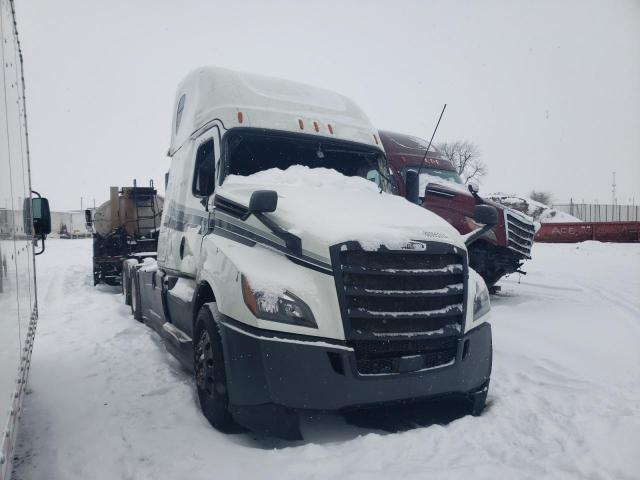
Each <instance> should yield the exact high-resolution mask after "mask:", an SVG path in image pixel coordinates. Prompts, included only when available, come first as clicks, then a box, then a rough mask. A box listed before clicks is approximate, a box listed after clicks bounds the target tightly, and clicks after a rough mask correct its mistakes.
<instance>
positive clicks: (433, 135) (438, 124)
mask: <svg viewBox="0 0 640 480" xmlns="http://www.w3.org/2000/svg"><path fill="white" fill-rule="evenodd" d="M446 108H447V104H446V103H445V104H444V107H442V112H440V117H439V118H438V123H436V128H434V129H433V134H432V135H431V140H429V145H427V151H426V152H424V157H422V161H421V162H420V168H418V178H420V172H421V171H422V166H423V165H424V161H425V160H426V159H427V155H429V149H430V148H431V142H433V137H435V136H436V132H437V131H438V127H439V126H440V120H442V115H444V111H445V109H446Z"/></svg>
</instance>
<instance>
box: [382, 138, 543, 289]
mask: <svg viewBox="0 0 640 480" xmlns="http://www.w3.org/2000/svg"><path fill="white" fill-rule="evenodd" d="M379 134H380V140H381V141H382V145H383V146H384V150H385V152H386V154H387V159H388V161H389V166H390V168H391V170H392V174H393V177H394V179H395V181H396V187H397V190H398V194H399V195H405V178H406V173H407V171H408V170H414V171H419V182H420V186H419V192H420V196H419V199H420V200H419V201H420V203H421V204H422V206H423V207H424V208H426V209H428V210H431V211H432V212H434V213H437V214H438V215H440V216H441V217H442V218H444V219H445V220H446V221H448V222H449V223H450V224H451V225H453V226H454V227H455V228H456V229H457V230H458V231H459V232H460V233H461V234H462V235H465V234H468V233H470V232H471V231H473V230H476V229H477V228H478V225H477V224H476V223H475V222H474V220H473V209H474V208H475V206H476V205H491V206H493V207H495V208H496V210H497V211H498V223H497V224H496V226H495V227H493V228H492V229H491V230H489V231H488V232H486V233H485V234H484V235H482V236H481V237H479V238H478V239H476V240H475V241H474V242H473V243H471V244H470V245H468V250H469V265H470V266H471V267H472V268H473V269H474V270H476V271H477V272H478V273H479V274H480V275H482V277H483V278H484V280H485V282H486V284H487V286H489V287H490V288H491V287H494V285H495V284H496V282H497V281H498V280H499V279H500V278H501V277H502V276H504V275H507V274H509V273H513V272H518V271H520V268H521V267H522V264H523V262H524V261H525V260H528V259H530V258H531V246H532V244H533V236H534V234H535V227H534V225H533V222H532V220H531V219H530V218H529V217H527V216H525V215H524V214H522V213H520V212H518V211H516V210H513V209H510V208H506V207H504V206H503V205H500V204H498V203H495V202H492V201H490V200H485V199H483V198H482V197H480V196H479V195H478V193H477V188H474V187H473V186H471V187H467V186H466V185H465V184H464V182H463V181H462V179H461V178H460V176H459V175H458V173H457V171H456V169H455V168H454V166H453V165H452V164H451V162H450V161H449V160H447V159H446V158H444V157H443V156H442V154H441V153H440V152H439V151H438V150H437V149H436V148H435V147H433V146H431V147H430V148H429V154H428V155H426V156H425V153H426V151H427V146H428V143H427V142H425V141H424V140H422V139H420V138H417V137H412V136H409V135H403V134H399V133H392V132H386V131H380V132H379ZM494 289H495V287H494Z"/></svg>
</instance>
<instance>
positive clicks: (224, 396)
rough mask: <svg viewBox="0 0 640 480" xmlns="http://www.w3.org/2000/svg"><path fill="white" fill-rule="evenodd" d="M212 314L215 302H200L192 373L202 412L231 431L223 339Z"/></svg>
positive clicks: (221, 428)
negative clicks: (203, 303)
mask: <svg viewBox="0 0 640 480" xmlns="http://www.w3.org/2000/svg"><path fill="white" fill-rule="evenodd" d="M214 315H218V309H217V308H216V306H215V303H209V304H206V305H203V306H202V307H201V308H200V311H199V312H198V317H197V318H196V324H195V329H194V337H193V355H194V359H193V365H194V375H195V379H196V388H197V390H198V399H199V400H200V408H201V409H202V413H203V414H204V416H205V417H206V418H207V420H209V423H210V424H211V425H212V426H214V427H215V428H217V429H218V430H220V431H222V432H232V431H233V430H234V427H235V423H234V421H233V418H232V417H231V414H230V413H229V396H228V393H227V392H228V391H227V378H226V373H225V369H224V355H223V351H222V339H221V337H220V331H219V330H218V325H217V323H216V321H215V317H214Z"/></svg>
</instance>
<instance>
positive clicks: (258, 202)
mask: <svg viewBox="0 0 640 480" xmlns="http://www.w3.org/2000/svg"><path fill="white" fill-rule="evenodd" d="M277 206H278V192H276V191H275V190H256V191H255V192H253V193H252V194H251V200H249V212H250V213H269V212H275V211H276V207H277Z"/></svg>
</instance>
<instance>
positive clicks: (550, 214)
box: [485, 192, 582, 223]
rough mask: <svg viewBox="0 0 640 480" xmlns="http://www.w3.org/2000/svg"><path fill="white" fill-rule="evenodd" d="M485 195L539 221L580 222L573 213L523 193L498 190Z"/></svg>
mask: <svg viewBox="0 0 640 480" xmlns="http://www.w3.org/2000/svg"><path fill="white" fill-rule="evenodd" d="M485 197H486V198H488V199H489V200H493V201H494V202H497V203H500V204H501V205H504V206H506V207H509V208H513V209H514V210H518V211H519V212H522V213H525V214H527V215H529V216H530V217H532V218H533V219H534V220H536V221H538V222H540V223H559V222H560V223H561V222H582V220H580V219H579V218H576V217H574V216H573V215H569V214H568V213H565V212H561V211H560V210H556V209H555V208H553V207H549V206H548V205H545V204H544V203H540V202H536V201H535V200H533V199H531V198H529V197H527V196H524V195H516V194H513V193H501V192H498V193H492V194H490V195H485Z"/></svg>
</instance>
